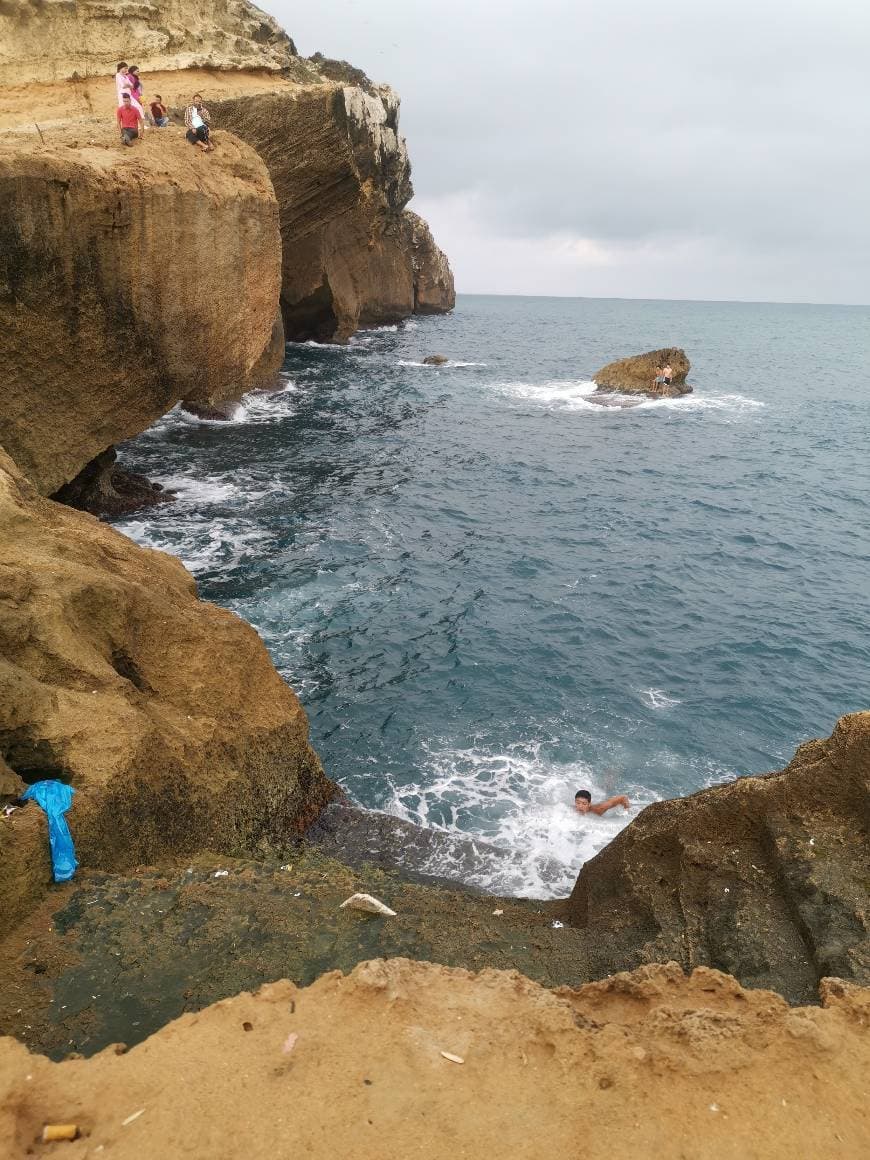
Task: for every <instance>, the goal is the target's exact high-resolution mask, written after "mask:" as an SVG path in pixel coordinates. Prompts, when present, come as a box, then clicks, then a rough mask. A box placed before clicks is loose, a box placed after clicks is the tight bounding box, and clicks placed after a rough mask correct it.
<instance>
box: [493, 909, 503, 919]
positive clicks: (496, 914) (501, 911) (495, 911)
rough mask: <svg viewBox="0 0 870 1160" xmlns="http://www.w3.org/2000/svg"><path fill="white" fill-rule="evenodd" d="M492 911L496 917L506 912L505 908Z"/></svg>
mask: <svg viewBox="0 0 870 1160" xmlns="http://www.w3.org/2000/svg"><path fill="white" fill-rule="evenodd" d="M492 913H493V914H494V915H495V917H496V918H500V917H501V916H502V915H503V914H504V911H503V910H494V911H493V912H492Z"/></svg>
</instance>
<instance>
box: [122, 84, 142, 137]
mask: <svg viewBox="0 0 870 1160" xmlns="http://www.w3.org/2000/svg"><path fill="white" fill-rule="evenodd" d="M116 116H117V118H118V128H119V129H120V130H121V140H122V141H123V143H124V144H125V145H132V144H133V142H134V141H135V140H136V138H137V137H138V136H139V126H140V125H141V126H142V134H143V135H144V133H145V118H144V117H143V116H142V110H141V109H140V108H139V106H138V105H134V104H133V98H132V97H131V96H130V94H129V93H124V94H123V96H122V97H121V104H120V106H119V108H118V111H117V114H116Z"/></svg>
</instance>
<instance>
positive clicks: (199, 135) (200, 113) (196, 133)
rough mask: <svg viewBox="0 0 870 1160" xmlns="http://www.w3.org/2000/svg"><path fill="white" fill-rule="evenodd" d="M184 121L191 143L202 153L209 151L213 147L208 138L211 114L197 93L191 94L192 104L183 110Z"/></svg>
mask: <svg viewBox="0 0 870 1160" xmlns="http://www.w3.org/2000/svg"><path fill="white" fill-rule="evenodd" d="M184 123H185V125H186V126H187V139H188V141H189V142H190V143H191V145H197V146H198V147H199V148H200V149H201V150H202V151H203V153H211V151H212V149H213V148H214V146H213V145H212V143H211V140H210V139H209V125H210V124H211V114H210V113H209V111H208V109H207V108H206V107H205V105H204V104H203V103H202V97H201V96H200V94H199V93H194V94H193V104H192V105H188V106H187V108H186V109H185V110H184Z"/></svg>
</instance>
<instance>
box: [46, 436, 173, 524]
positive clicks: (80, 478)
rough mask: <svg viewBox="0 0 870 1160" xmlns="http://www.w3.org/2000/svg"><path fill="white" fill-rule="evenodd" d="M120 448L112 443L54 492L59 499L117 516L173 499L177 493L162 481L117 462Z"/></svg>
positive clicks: (94, 514)
mask: <svg viewBox="0 0 870 1160" xmlns="http://www.w3.org/2000/svg"><path fill="white" fill-rule="evenodd" d="M117 458H118V455H117V452H116V451H115V448H114V447H108V448H107V449H106V450H105V451H103V452H102V453H101V454H100V455H97V456H96V457H95V458H94V459H92V460H91V462H90V463H88V464H87V465H86V466H85V467H83V468H82V470H81V471H80V472H79V473H78V475H77V476H76V477H75V479H71V480H70V482H69V483H65V484H64V485H63V487H61V488H58V490H57V491H56V492H55V493H54V495H53V496H52V499H54V500H57V502H58V503H63V504H67V505H68V506H69V507H73V508H77V509H78V511H80V512H90V513H91V515H93V516H105V517H107V518H109V519H114V518H116V517H118V516H124V515H129V514H130V512H135V511H139V510H141V509H142V508H146V507H154V506H155V505H157V504H159V503H169V502H171V501H172V500H173V499H174V498H175V497H174V494H173V492H171V491H167V490H166V489H165V488H164V487H163V486H162V485H161V484H159V483H152V481H151V480H150V479H146V478H145V476H144V475H139V474H138V473H137V472H135V471H127V470H126V469H125V468H123V467H119V466H118V464H117V462H116V461H117Z"/></svg>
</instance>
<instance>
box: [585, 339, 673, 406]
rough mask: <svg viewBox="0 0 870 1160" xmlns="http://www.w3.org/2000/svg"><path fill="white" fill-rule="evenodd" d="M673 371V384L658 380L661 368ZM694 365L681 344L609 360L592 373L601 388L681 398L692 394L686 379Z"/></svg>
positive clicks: (622, 392)
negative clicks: (610, 361) (605, 364)
mask: <svg viewBox="0 0 870 1160" xmlns="http://www.w3.org/2000/svg"><path fill="white" fill-rule="evenodd" d="M669 364H670V367H671V369H672V370H673V372H674V373H673V376H672V378H671V382H670V383H669V384H665V383H656V381H655V380H656V374H657V368H658V367H664V366H668V365H669ZM690 366H691V364H690V363H689V360H688V358H687V357H686V352H685V351H684V350H680V349H679V348H678V347H674V346H670V347H665V348H664V349H663V350H651V351H647V353H646V354H637V355H633V356H632V357H631V358H621V359H618V360H617V361H616V362H612V363H608V364H607V366H606V367H602V368H601V370H600V371H596V372H595V374H594V375H593V376H592V379H593V381H594V382H595V385H596V386H597V387H598V390H599V391H619V392H620V393H621V394H625V395H649V396H650V398H653V399H670V398H678V397H679V396H680V395H688V394H690V393H691V391H692V388H691V387H690V386H689V385H688V383H687V382H686V376H687V375H688V373H689V369H690Z"/></svg>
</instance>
